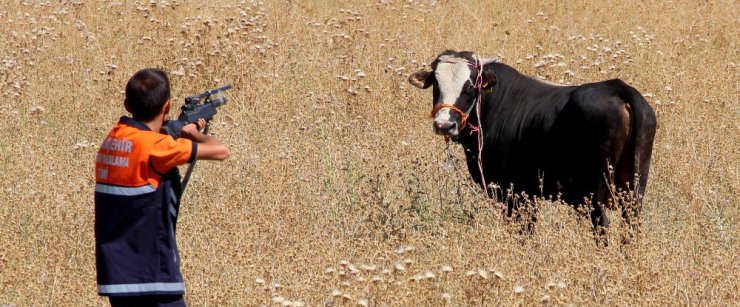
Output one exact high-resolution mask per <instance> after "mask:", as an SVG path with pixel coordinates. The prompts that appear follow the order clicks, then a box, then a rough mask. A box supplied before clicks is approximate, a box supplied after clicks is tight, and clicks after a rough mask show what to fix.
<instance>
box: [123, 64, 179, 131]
mask: <svg viewBox="0 0 740 307" xmlns="http://www.w3.org/2000/svg"><path fill="white" fill-rule="evenodd" d="M169 99H170V79H169V78H167V74H166V73H165V72H164V71H162V70H159V69H156V68H145V69H142V70H139V71H137V72H136V73H135V74H134V75H133V76H131V79H129V80H128V83H127V84H126V101H127V110H128V111H129V112H131V115H133V117H134V119H137V120H143V121H148V120H151V119H153V118H154V117H155V116H157V114H159V112H160V111H161V110H162V106H164V104H165V102H167V100H169Z"/></svg>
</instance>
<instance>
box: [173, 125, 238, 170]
mask: <svg viewBox="0 0 740 307" xmlns="http://www.w3.org/2000/svg"><path fill="white" fill-rule="evenodd" d="M205 124H206V121H205V120H203V119H199V120H198V122H197V123H193V124H188V125H185V126H184V127H183V128H182V133H181V134H180V135H181V136H182V137H184V138H187V139H190V140H191V141H193V142H195V143H198V150H197V151H196V153H195V159H196V160H224V159H226V158H227V157H228V156H229V155H231V151H230V150H229V148H228V147H226V145H224V144H223V143H221V142H220V141H219V140H218V139H216V138H215V137H213V136H210V135H205V134H203V133H201V132H200V131H198V130H199V129H198V128H199V127H205Z"/></svg>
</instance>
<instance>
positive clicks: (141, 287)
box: [98, 282, 185, 294]
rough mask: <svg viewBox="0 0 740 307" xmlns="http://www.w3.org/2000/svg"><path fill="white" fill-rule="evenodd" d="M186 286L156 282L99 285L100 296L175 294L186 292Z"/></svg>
mask: <svg viewBox="0 0 740 307" xmlns="http://www.w3.org/2000/svg"><path fill="white" fill-rule="evenodd" d="M184 290H185V284H184V283H181V282H154V283H143V284H121V285H98V293H100V294H121V293H144V292H175V291H184Z"/></svg>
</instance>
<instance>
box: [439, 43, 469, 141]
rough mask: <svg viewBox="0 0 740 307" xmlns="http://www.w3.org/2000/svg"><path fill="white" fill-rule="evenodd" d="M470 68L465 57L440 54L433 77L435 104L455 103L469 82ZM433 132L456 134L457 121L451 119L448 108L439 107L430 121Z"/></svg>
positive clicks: (450, 111) (450, 112)
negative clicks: (436, 87) (437, 90)
mask: <svg viewBox="0 0 740 307" xmlns="http://www.w3.org/2000/svg"><path fill="white" fill-rule="evenodd" d="M471 74H472V70H471V69H470V65H469V62H468V60H467V59H463V58H457V57H454V56H441V57H440V58H439V64H437V69H435V70H434V77H435V79H436V80H437V86H438V89H439V98H438V99H437V101H435V104H440V103H441V104H447V105H455V103H457V100H458V98H460V96H462V93H463V89H464V88H465V86H466V83H467V84H469V82H470V81H471V80H470V75H471ZM432 127H433V128H434V132H435V133H437V134H441V135H448V136H457V134H458V133H459V131H458V130H459V129H458V127H457V122H456V121H455V120H453V119H452V110H451V109H450V108H441V109H440V110H439V111H438V112H437V114H436V116H435V117H434V119H433V121H432Z"/></svg>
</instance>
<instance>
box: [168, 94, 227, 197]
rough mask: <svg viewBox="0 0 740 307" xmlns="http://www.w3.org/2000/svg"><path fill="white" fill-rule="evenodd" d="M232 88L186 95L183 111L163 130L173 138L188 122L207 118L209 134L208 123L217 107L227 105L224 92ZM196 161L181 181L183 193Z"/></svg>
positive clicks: (205, 131) (206, 129)
mask: <svg viewBox="0 0 740 307" xmlns="http://www.w3.org/2000/svg"><path fill="white" fill-rule="evenodd" d="M230 89H231V85H226V86H224V87H220V88H217V89H213V90H209V91H206V92H204V93H202V94H198V95H195V96H189V97H186V98H185V104H184V105H183V106H182V111H181V112H180V115H179V116H178V117H177V120H168V121H166V122H165V123H164V126H162V131H163V132H164V133H166V134H168V135H170V136H172V137H173V138H179V137H180V133H181V132H182V127H184V126H185V125H187V124H192V123H194V122H196V121H198V119H201V118H202V119H205V120H206V126H205V128H203V134H208V127H209V125H208V124H209V123H210V122H211V120H212V119H213V116H214V115H216V108H218V107H220V106H222V105H225V104H226V102H227V100H226V97H225V96H224V95H223V92H225V91H228V90H230ZM196 161H197V160H194V161H193V162H192V163H190V165H188V170H187V171H186V172H185V177H184V178H183V179H182V182H181V187H182V188H181V191H182V193H185V187H187V186H188V181H190V175H191V174H192V173H193V169H194V168H195V162H196Z"/></svg>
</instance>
